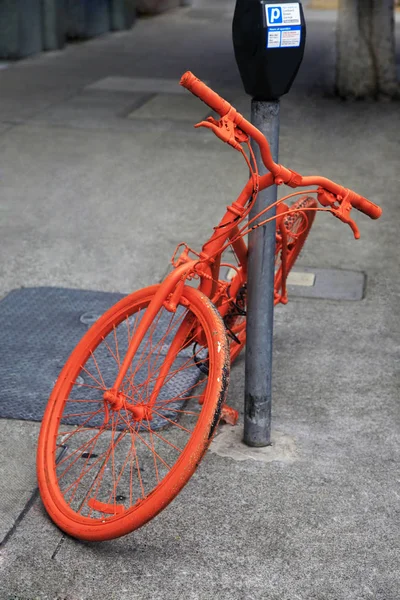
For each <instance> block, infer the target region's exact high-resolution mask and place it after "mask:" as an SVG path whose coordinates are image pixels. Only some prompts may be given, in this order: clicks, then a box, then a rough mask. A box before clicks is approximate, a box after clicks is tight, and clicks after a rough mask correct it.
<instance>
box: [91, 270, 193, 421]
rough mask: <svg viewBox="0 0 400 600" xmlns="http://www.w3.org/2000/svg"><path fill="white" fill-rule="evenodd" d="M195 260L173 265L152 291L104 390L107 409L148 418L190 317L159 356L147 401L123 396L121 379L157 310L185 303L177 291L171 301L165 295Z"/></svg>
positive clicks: (182, 279) (179, 282) (186, 332)
mask: <svg viewBox="0 0 400 600" xmlns="http://www.w3.org/2000/svg"><path fill="white" fill-rule="evenodd" d="M196 262H197V261H190V262H189V263H185V264H183V265H181V266H179V267H177V268H175V269H174V270H173V271H172V273H170V274H169V275H168V276H167V277H166V279H165V280H164V281H163V283H162V284H161V286H160V289H159V290H158V291H157V292H156V294H155V295H154V298H153V299H152V300H151V302H150V304H149V305H148V307H147V309H146V313H145V314H144V316H143V318H142V319H141V321H140V323H139V324H138V327H137V330H136V332H135V335H134V336H133V338H132V340H131V342H130V344H129V347H128V351H127V353H126V355H125V358H124V360H123V362H122V364H121V366H120V369H119V371H118V375H117V378H116V380H115V382H114V385H113V386H112V388H111V389H109V390H106V391H105V392H104V395H103V398H104V400H105V401H106V402H107V403H108V405H109V406H110V408H111V409H113V410H115V411H118V410H120V409H121V408H124V409H125V410H128V411H129V412H131V413H132V416H133V419H134V421H141V420H142V419H148V420H151V419H152V408H153V406H154V404H155V402H156V399H157V396H158V394H159V391H160V389H161V388H162V386H163V385H164V382H165V378H166V376H167V374H168V372H169V370H170V367H171V365H172V363H173V361H174V359H175V357H176V354H177V352H178V351H179V348H181V347H182V345H184V342H185V339H186V338H187V336H188V335H189V333H190V331H191V329H192V327H193V320H192V319H190V317H189V316H187V317H186V318H185V319H184V320H183V322H182V324H181V325H180V327H179V329H178V331H177V333H176V335H175V336H174V339H173V340H172V342H171V344H170V347H169V349H168V352H167V355H166V357H165V360H163V364H162V367H161V369H160V372H159V375H158V377H157V381H156V383H155V386H154V389H153V391H152V393H151V396H150V399H149V401H148V402H146V403H144V402H139V403H132V402H130V401H128V400H129V398H128V397H127V395H126V394H125V393H124V392H123V391H121V389H122V382H123V381H124V378H125V376H126V374H127V372H128V369H129V367H130V365H131V363H132V360H133V358H134V356H135V354H136V352H137V351H138V348H139V347H140V344H141V343H142V341H143V339H144V337H145V335H146V332H147V331H148V330H149V328H150V327H151V324H152V322H153V321H154V319H155V317H156V315H157V313H158V312H159V311H160V309H161V308H162V307H163V306H164V307H165V308H166V309H167V310H170V312H174V311H175V310H176V306H177V304H178V303H179V302H180V303H182V304H185V301H184V299H183V298H182V296H181V295H180V297H179V298H178V297H176V298H174V300H175V302H173V304H174V305H175V306H173V304H172V303H171V300H169V301H168V297H169V296H170V295H171V294H173V293H174V291H175V290H177V289H179V288H180V287H181V286H182V291H183V286H184V284H185V281H186V279H187V276H188V274H189V273H190V271H191V270H193V265H194V264H195V263H196Z"/></svg>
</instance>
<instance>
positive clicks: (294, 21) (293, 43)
mask: <svg viewBox="0 0 400 600" xmlns="http://www.w3.org/2000/svg"><path fill="white" fill-rule="evenodd" d="M264 6H265V13H266V15H265V16H266V20H267V27H268V30H267V31H268V33H267V48H296V47H298V46H300V41H301V18H300V6H299V3H298V2H293V3H291V4H265V5H264Z"/></svg>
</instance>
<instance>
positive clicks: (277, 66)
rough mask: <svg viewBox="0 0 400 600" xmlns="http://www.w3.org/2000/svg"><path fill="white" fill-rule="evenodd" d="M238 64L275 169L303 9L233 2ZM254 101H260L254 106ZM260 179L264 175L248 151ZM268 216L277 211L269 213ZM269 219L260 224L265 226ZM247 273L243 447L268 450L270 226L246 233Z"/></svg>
mask: <svg viewBox="0 0 400 600" xmlns="http://www.w3.org/2000/svg"><path fill="white" fill-rule="evenodd" d="M232 41H233V49H234V52H235V58H236V62H237V66H238V69H239V73H240V77H241V79H242V82H243V86H244V89H245V91H246V93H247V94H249V96H251V97H252V98H253V100H252V105H251V122H252V123H253V125H255V126H256V127H257V129H259V130H260V131H261V132H262V133H263V134H264V135H265V137H266V138H267V140H268V141H269V143H270V146H271V152H272V158H273V159H274V161H275V162H278V139H279V98H280V97H281V96H283V95H284V94H287V93H288V91H289V90H290V87H291V85H292V83H293V81H294V79H295V77H296V74H297V72H298V70H299V68H300V64H301V61H302V59H303V55H304V48H305V43H306V23H305V20H304V13H303V8H302V5H301V2H296V1H295V0H236V5H235V12H234V15H233V21H232ZM254 98H257V100H254ZM253 150H254V152H255V155H256V161H257V165H258V169H259V173H260V175H263V174H264V173H265V172H266V169H265V167H264V164H263V162H262V161H261V157H260V152H259V149H258V147H257V146H253ZM276 196H277V192H276V186H273V187H271V188H269V189H268V190H263V191H262V192H260V193H259V194H258V198H257V200H256V203H255V206H254V207H253V209H252V212H251V213H250V217H254V216H256V215H257V214H258V212H260V211H261V210H263V209H264V208H267V207H268V206H269V205H270V204H273V203H274V202H275V201H276ZM266 215H267V216H273V215H274V212H273V211H272V209H271V211H268V212H267V213H266ZM266 215H263V216H262V217H261V218H262V219H265V218H266ZM248 254H249V256H248V273H247V281H248V283H247V317H246V320H247V324H246V336H247V338H246V380H245V411H244V413H245V414H244V442H245V443H246V444H248V445H249V446H268V445H269V444H270V443H271V383H272V382H271V372H272V327H273V314H274V274H275V273H274V266H275V221H271V222H270V223H268V224H266V225H263V226H261V227H259V228H257V229H255V230H254V231H252V232H251V233H250V234H249V252H248Z"/></svg>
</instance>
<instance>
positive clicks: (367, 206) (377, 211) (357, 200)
mask: <svg viewBox="0 0 400 600" xmlns="http://www.w3.org/2000/svg"><path fill="white" fill-rule="evenodd" d="M353 193H354V198H351V200H350V201H351V204H352V206H354V208H356V209H357V210H359V211H361V212H362V213H364V214H365V215H368V217H371V219H379V217H380V216H381V214H382V209H381V207H380V206H377V205H376V204H374V203H373V202H371V201H370V200H367V198H364V196H360V195H359V194H356V193H355V192H353Z"/></svg>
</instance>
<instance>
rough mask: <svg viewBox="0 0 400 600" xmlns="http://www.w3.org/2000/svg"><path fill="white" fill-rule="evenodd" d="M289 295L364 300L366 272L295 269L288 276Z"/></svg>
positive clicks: (308, 268)
mask: <svg viewBox="0 0 400 600" xmlns="http://www.w3.org/2000/svg"><path fill="white" fill-rule="evenodd" d="M287 283H288V286H287V288H288V296H289V299H290V298H291V297H296V296H297V297H300V298H321V299H325V300H362V299H363V297H364V293H365V274H364V273H361V272H360V271H349V270H342V269H313V268H311V267H303V268H301V269H300V268H298V269H293V271H292V273H290V274H289V277H288V282H287Z"/></svg>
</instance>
